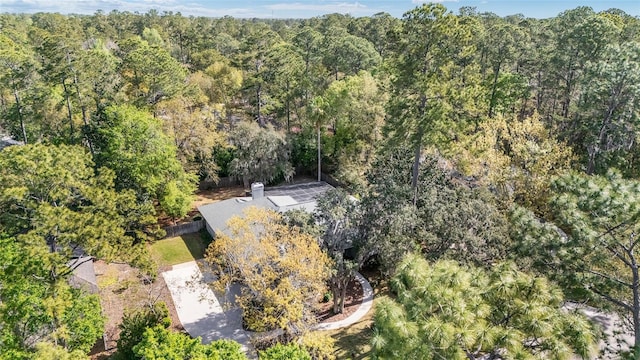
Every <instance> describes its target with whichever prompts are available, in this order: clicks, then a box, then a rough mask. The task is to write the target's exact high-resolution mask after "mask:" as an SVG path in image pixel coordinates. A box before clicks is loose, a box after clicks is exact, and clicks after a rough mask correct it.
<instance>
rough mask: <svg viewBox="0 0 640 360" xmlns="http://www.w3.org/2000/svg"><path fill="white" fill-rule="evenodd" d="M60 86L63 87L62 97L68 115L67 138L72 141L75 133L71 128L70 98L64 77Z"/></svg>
mask: <svg viewBox="0 0 640 360" xmlns="http://www.w3.org/2000/svg"><path fill="white" fill-rule="evenodd" d="M62 88H63V89H64V97H65V100H66V102H67V114H68V117H69V139H70V140H71V142H72V143H73V134H74V133H75V131H74V129H73V113H72V112H71V98H70V97H69V89H68V88H67V83H66V81H65V79H62Z"/></svg>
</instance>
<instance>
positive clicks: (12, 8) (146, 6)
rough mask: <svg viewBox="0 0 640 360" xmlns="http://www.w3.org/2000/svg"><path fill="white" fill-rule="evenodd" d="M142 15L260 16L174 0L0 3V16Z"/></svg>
mask: <svg viewBox="0 0 640 360" xmlns="http://www.w3.org/2000/svg"><path fill="white" fill-rule="evenodd" d="M98 9H100V10H104V11H105V12H107V13H108V12H110V11H111V10H118V11H122V12H124V11H128V12H140V13H144V12H147V11H149V10H151V9H156V10H158V12H160V13H162V12H164V11H167V12H169V11H171V12H173V13H176V12H180V13H182V14H183V15H194V16H210V17H222V16H225V15H229V16H233V17H257V16H260V15H261V13H260V12H256V10H255V9H248V8H231V7H230V8H217V9H213V8H208V7H205V6H204V5H202V4H198V3H194V2H191V3H187V2H184V1H178V0H55V1H52V0H0V12H12V13H20V12H26V13H33V12H60V13H63V14H70V13H73V14H93V13H95V11H96V10H98Z"/></svg>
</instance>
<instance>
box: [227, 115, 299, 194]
mask: <svg viewBox="0 0 640 360" xmlns="http://www.w3.org/2000/svg"><path fill="white" fill-rule="evenodd" d="M229 143H230V144H231V145H232V146H233V147H234V159H233V160H232V161H231V164H230V166H229V167H230V168H229V171H230V174H231V175H232V176H236V177H238V178H241V179H242V181H243V183H244V186H245V188H248V187H249V185H250V184H251V183H252V182H254V181H262V182H264V183H268V182H271V181H274V180H276V179H281V178H284V179H285V180H287V181H289V180H290V179H291V177H292V176H293V173H294V170H293V167H292V166H291V163H290V162H289V149H288V146H287V141H286V139H285V137H284V135H283V134H281V133H279V132H278V131H276V130H274V129H273V128H272V127H266V128H262V127H260V126H259V125H257V124H255V123H248V122H243V123H240V124H238V126H237V127H236V128H234V129H233V130H232V131H231V133H230V134H229Z"/></svg>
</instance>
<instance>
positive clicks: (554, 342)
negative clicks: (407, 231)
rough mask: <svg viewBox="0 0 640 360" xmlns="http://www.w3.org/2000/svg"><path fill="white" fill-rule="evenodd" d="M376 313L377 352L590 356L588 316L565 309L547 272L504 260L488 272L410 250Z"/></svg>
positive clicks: (431, 355) (466, 356)
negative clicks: (390, 294)
mask: <svg viewBox="0 0 640 360" xmlns="http://www.w3.org/2000/svg"><path fill="white" fill-rule="evenodd" d="M391 285H392V289H393V291H394V292H395V293H396V294H397V295H398V298H397V300H391V299H383V300H382V301H381V302H380V303H379V304H378V305H377V306H376V311H375V317H374V324H375V325H374V326H375V328H374V337H373V346H374V355H373V358H376V359H387V358H408V359H429V358H446V359H483V358H486V357H492V358H498V359H508V358H522V359H534V358H540V357H543V358H547V359H566V358H569V357H571V356H572V355H573V354H578V355H579V356H582V357H583V358H587V357H589V356H590V355H591V354H592V353H593V350H594V347H595V338H594V335H593V333H592V329H591V325H590V324H589V322H588V320H586V318H584V317H583V316H582V315H580V314H578V313H567V312H566V311H565V310H563V309H562V308H561V307H562V304H563V296H562V292H561V291H560V290H559V289H557V288H556V287H554V286H553V285H552V284H550V283H549V282H548V281H547V280H546V279H544V278H540V277H534V276H530V275H527V274H525V273H522V272H520V271H518V270H517V269H516V268H515V266H514V265H513V264H503V265H500V266H497V267H496V268H494V269H492V270H490V271H485V270H481V269H477V268H465V267H460V266H459V265H457V264H456V263H455V262H452V261H439V262H436V263H433V264H429V263H428V262H427V261H426V260H425V259H423V258H421V257H419V256H416V255H411V256H409V257H407V258H406V259H405V260H404V261H403V262H402V264H401V265H400V266H399V268H398V272H397V273H396V275H395V276H394V277H393V279H392V281H391Z"/></svg>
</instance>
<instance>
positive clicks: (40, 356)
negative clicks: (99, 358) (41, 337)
mask: <svg viewBox="0 0 640 360" xmlns="http://www.w3.org/2000/svg"><path fill="white" fill-rule="evenodd" d="M31 359H32V360H50V359H56V360H87V359H89V357H88V356H87V355H86V354H85V353H84V352H82V351H80V350H74V351H67V350H66V349H64V348H62V347H60V346H56V345H54V344H51V343H47V342H42V343H39V344H37V345H36V352H35V354H33V357H32V358H31Z"/></svg>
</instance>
